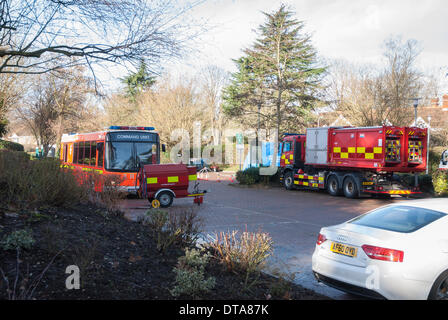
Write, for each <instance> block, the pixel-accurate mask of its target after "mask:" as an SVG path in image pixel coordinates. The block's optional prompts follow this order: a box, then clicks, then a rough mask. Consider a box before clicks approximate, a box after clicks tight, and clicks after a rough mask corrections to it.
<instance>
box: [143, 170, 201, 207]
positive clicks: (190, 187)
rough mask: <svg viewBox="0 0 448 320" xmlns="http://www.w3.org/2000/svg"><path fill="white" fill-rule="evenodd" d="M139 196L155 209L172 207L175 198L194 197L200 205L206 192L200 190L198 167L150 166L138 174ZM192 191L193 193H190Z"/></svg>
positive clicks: (194, 200)
mask: <svg viewBox="0 0 448 320" xmlns="http://www.w3.org/2000/svg"><path fill="white" fill-rule="evenodd" d="M137 179H138V181H139V185H140V187H139V195H140V197H142V198H143V197H144V198H147V199H148V200H149V202H151V205H152V206H153V207H155V208H157V207H159V206H160V207H162V208H167V207H169V206H171V204H172V203H173V200H174V198H185V197H192V198H193V202H194V203H196V204H197V205H200V204H201V203H203V201H204V195H205V193H206V192H207V191H206V190H199V183H198V182H197V173H196V167H191V166H186V165H185V164H149V165H144V166H143V167H141V168H140V170H139V172H138V176H137ZM190 191H191V192H190Z"/></svg>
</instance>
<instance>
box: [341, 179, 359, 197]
mask: <svg viewBox="0 0 448 320" xmlns="http://www.w3.org/2000/svg"><path fill="white" fill-rule="evenodd" d="M343 189H344V195H345V196H346V197H347V198H350V199H355V198H357V197H358V186H357V185H356V181H355V180H354V179H353V178H352V177H347V178H345V179H344V187H343Z"/></svg>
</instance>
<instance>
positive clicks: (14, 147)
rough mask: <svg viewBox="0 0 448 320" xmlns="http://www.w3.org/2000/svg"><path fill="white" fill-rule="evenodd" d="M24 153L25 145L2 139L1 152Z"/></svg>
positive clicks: (0, 142)
mask: <svg viewBox="0 0 448 320" xmlns="http://www.w3.org/2000/svg"><path fill="white" fill-rule="evenodd" d="M2 149H3V150H11V151H24V150H25V149H24V148H23V145H21V144H20V143H15V142H11V141H6V140H1V139H0V150H2Z"/></svg>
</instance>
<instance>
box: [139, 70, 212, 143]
mask: <svg viewBox="0 0 448 320" xmlns="http://www.w3.org/2000/svg"><path fill="white" fill-rule="evenodd" d="M198 87H199V85H198V83H197V81H195V80H194V79H180V80H178V81H173V80H172V79H171V78H170V77H165V78H164V79H160V80H159V81H158V85H157V86H156V88H154V90H151V91H147V92H145V93H142V94H141V95H140V96H139V98H138V100H137V104H138V114H137V117H138V119H139V121H140V122H141V121H143V124H144V125H152V126H154V127H155V128H156V129H157V131H158V132H159V133H160V137H161V140H162V141H165V142H166V143H167V144H168V146H172V145H174V144H175V143H173V142H170V138H171V133H172V132H173V131H174V130H175V129H184V130H186V131H188V132H189V133H190V137H192V136H193V127H194V123H195V122H196V121H199V122H201V124H202V127H203V128H209V127H210V117H209V112H208V110H207V109H206V108H205V107H204V105H203V103H202V101H201V92H200V91H199V92H198V91H197V90H196V88H198ZM140 125H141V124H140Z"/></svg>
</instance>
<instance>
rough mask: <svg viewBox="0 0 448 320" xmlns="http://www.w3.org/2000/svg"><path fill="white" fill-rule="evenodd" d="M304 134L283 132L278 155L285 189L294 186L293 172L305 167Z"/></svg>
mask: <svg viewBox="0 0 448 320" xmlns="http://www.w3.org/2000/svg"><path fill="white" fill-rule="evenodd" d="M305 140H306V135H304V134H298V133H284V134H283V139H282V150H281V156H280V171H281V174H280V176H281V177H282V178H283V183H284V185H285V187H286V188H287V189H291V188H292V187H293V186H294V172H295V171H297V170H298V169H302V170H303V169H304V167H305V147H306V145H305V144H306V142H305Z"/></svg>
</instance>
